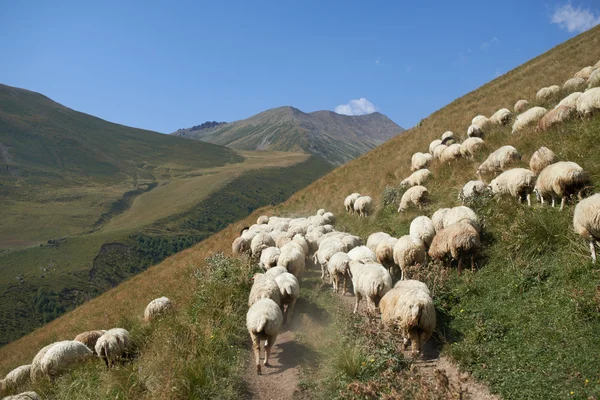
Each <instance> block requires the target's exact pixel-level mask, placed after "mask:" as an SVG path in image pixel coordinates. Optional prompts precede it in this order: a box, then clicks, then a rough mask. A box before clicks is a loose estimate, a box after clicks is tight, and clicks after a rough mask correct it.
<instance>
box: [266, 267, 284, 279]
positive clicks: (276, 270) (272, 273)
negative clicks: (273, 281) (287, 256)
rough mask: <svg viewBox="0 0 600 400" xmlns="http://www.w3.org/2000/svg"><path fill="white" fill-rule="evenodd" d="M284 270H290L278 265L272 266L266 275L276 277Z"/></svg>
mask: <svg viewBox="0 0 600 400" xmlns="http://www.w3.org/2000/svg"><path fill="white" fill-rule="evenodd" d="M284 272H288V270H287V269H286V268H285V267H282V266H281V265H278V266H276V267H273V268H270V269H269V270H268V271H267V272H265V276H270V277H271V278H275V277H276V276H277V275H279V274H283V273H284Z"/></svg>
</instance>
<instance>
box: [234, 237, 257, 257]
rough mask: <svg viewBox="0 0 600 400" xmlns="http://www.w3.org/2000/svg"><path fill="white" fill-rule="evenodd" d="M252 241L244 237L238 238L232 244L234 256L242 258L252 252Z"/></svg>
mask: <svg viewBox="0 0 600 400" xmlns="http://www.w3.org/2000/svg"><path fill="white" fill-rule="evenodd" d="M251 240H252V239H248V238H247V237H244V236H238V237H236V238H235V240H234V241H233V243H232V244H231V252H232V253H233V255H234V256H240V255H242V254H247V253H249V252H250V242H251Z"/></svg>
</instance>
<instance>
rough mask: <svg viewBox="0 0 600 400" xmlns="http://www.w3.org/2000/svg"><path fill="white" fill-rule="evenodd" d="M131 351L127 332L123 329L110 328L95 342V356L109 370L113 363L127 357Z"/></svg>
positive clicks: (131, 346) (131, 344) (131, 345)
mask: <svg viewBox="0 0 600 400" xmlns="http://www.w3.org/2000/svg"><path fill="white" fill-rule="evenodd" d="M132 351H133V343H132V342H131V339H130V336H129V332H128V331H127V330H125V329H123V328H112V329H109V330H107V331H106V333H105V334H104V335H102V336H100V338H99V339H98V341H97V342H96V354H97V355H98V357H100V358H101V359H102V360H104V362H105V363H106V367H107V368H110V367H112V366H114V365H115V362H116V361H118V360H120V359H122V358H125V357H128V356H129V355H130V354H131V352H132Z"/></svg>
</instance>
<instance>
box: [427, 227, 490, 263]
mask: <svg viewBox="0 0 600 400" xmlns="http://www.w3.org/2000/svg"><path fill="white" fill-rule="evenodd" d="M480 247H481V240H480V239H479V232H478V231H477V230H476V229H475V228H474V227H473V226H472V225H471V224H469V223H466V222H459V223H457V224H452V225H450V226H448V227H446V228H444V229H442V230H440V231H438V232H437V233H436V235H435V237H434V238H433V241H432V242H431V246H430V247H429V256H430V257H431V258H432V259H434V260H440V261H443V260H444V259H445V258H446V257H447V256H448V255H450V256H451V257H452V259H454V260H458V274H459V275H460V274H461V273H462V258H463V257H464V256H466V255H470V256H471V270H472V271H475V253H476V252H477V251H478V250H479V248H480Z"/></svg>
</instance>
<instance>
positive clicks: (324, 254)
mask: <svg viewBox="0 0 600 400" xmlns="http://www.w3.org/2000/svg"><path fill="white" fill-rule="evenodd" d="M347 250H348V248H347V246H346V244H345V243H344V242H342V240H341V238H339V237H335V236H332V237H330V238H326V239H325V240H323V241H322V242H321V243H319V250H317V252H316V253H315V255H314V257H313V261H314V263H315V264H319V265H320V266H321V279H325V275H326V274H327V273H328V270H327V263H328V262H329V259H330V258H331V256H333V255H334V254H335V253H339V252H340V251H341V252H346V251H347Z"/></svg>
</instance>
